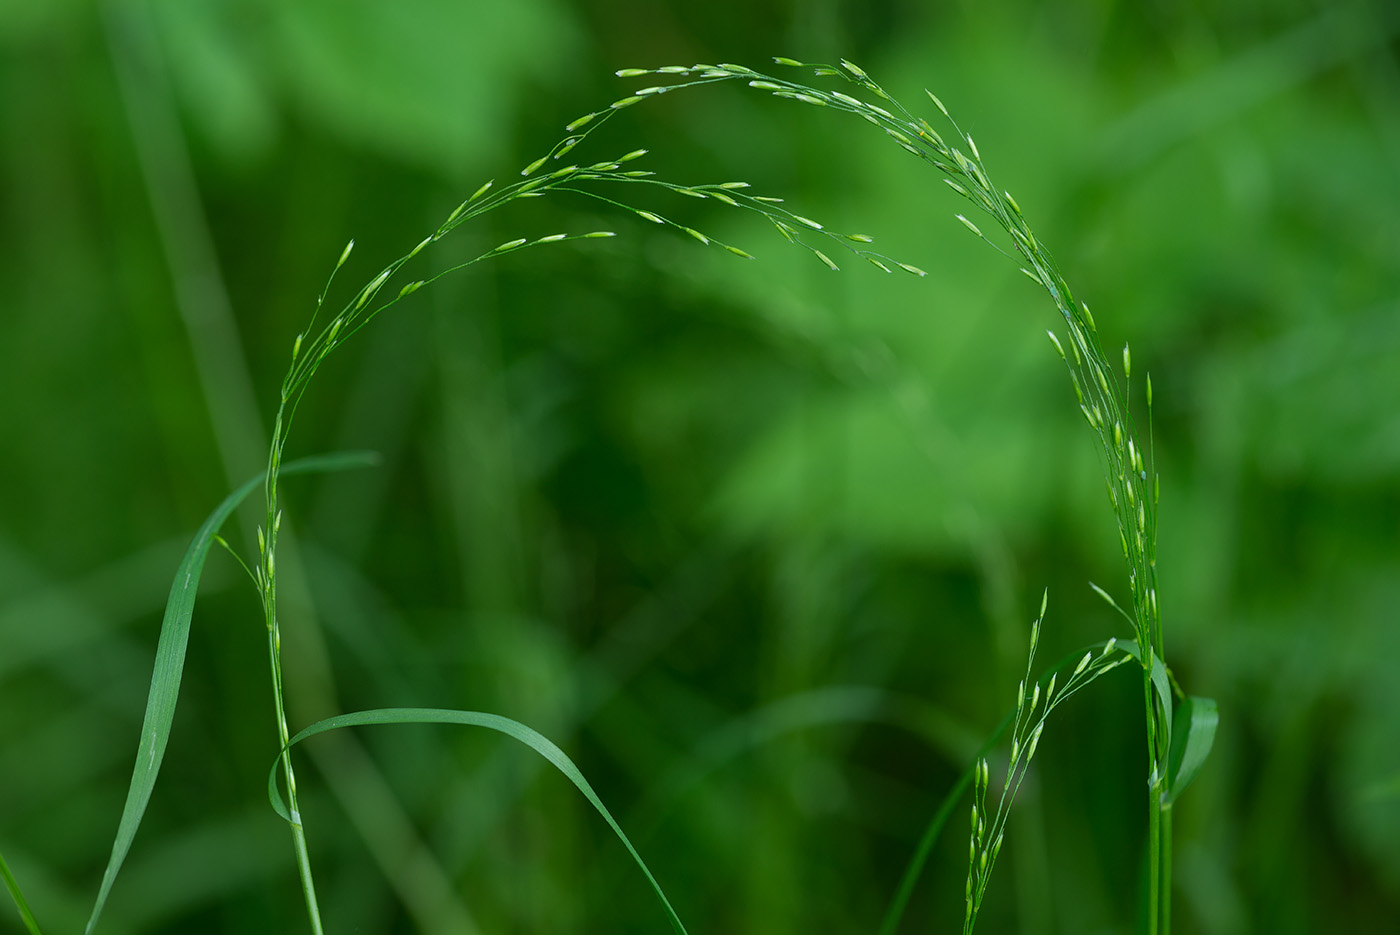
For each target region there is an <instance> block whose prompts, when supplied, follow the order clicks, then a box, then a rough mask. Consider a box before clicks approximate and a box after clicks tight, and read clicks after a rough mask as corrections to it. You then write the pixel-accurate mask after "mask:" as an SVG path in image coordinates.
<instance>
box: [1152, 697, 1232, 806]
mask: <svg viewBox="0 0 1400 935" xmlns="http://www.w3.org/2000/svg"><path fill="white" fill-rule="evenodd" d="M1176 723H1177V724H1178V725H1180V724H1185V725H1186V729H1185V730H1178V731H1177V734H1176V736H1175V737H1174V738H1172V746H1171V756H1170V758H1169V759H1168V760H1167V764H1168V765H1167V796H1166V801H1165V802H1164V803H1163V804H1164V805H1171V804H1172V803H1173V802H1175V801H1176V799H1177V797H1178V796H1180V795H1181V793H1182V792H1183V791H1184V790H1185V789H1186V787H1187V786H1189V785H1190V784H1191V780H1193V779H1195V778H1196V774H1197V773H1199V772H1200V771H1201V767H1202V766H1203V765H1205V762H1206V757H1208V756H1210V748H1211V747H1212V746H1213V745H1214V744H1215V728H1216V727H1217V726H1218V725H1219V723H1220V711H1219V709H1218V708H1217V707H1216V704H1215V699H1214V698H1201V697H1199V696H1196V695H1192V696H1191V697H1189V698H1187V699H1185V700H1184V701H1182V702H1181V705H1180V707H1178V708H1177V709H1176Z"/></svg>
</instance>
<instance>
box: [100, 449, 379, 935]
mask: <svg viewBox="0 0 1400 935" xmlns="http://www.w3.org/2000/svg"><path fill="white" fill-rule="evenodd" d="M375 461H376V456H375V455H374V454H373V453H372V452H363V451H355V452H339V453H336V454H328V455H315V456H313V457H309V458H301V459H299V460H296V461H292V462H289V463H287V464H285V465H283V466H282V469H281V472H282V474H284V475H286V474H302V473H307V472H311V471H344V470H349V469H351V468H359V467H367V466H369V465H371V464H374V463H375ZM262 482H263V475H261V474H259V475H258V476H257V477H253V478H250V479H249V480H248V481H247V483H245V484H243V486H241V487H239V488H238V489H237V490H235V491H234V492H233V493H231V494H229V495H228V496H227V497H225V498H224V501H223V502H222V503H220V504H219V505H218V507H216V508H215V510H214V512H213V513H210V514H209V518H208V519H206V520H205V521H204V525H203V526H201V527H199V531H198V532H197V533H195V536H194V541H192V542H191V543H190V547H189V549H188V550H186V552H185V557H184V559H183V560H181V562H180V567H179V569H178V570H177V571H176V572H175V580H174V581H173V582H172V583H171V585H170V597H169V599H168V600H167V601H166V604H165V617H164V619H163V620H162V621H161V624H160V640H159V641H158V642H157V644H156V660H155V670H154V671H153V672H152V674H151V690H150V694H149V695H148V696H147V698H146V716H145V719H144V720H143V721H142V723H141V741H140V745H139V746H138V747H137V748H136V766H135V768H134V769H133V770H132V773H131V786H130V787H129V788H128V789H127V794H126V805H125V806H124V807H123V809H122V817H121V821H120V822H119V823H118V825H117V836H116V839H115V840H114V841H113V842H112V856H111V859H110V860H108V861H107V870H106V872H105V873H103V874H102V888H101V889H100V890H99V891H98V893H97V902H96V904H94V905H93V907H92V916H91V917H90V918H89V919H88V923H87V927H86V929H84V932H85V933H87V935H91V933H92V931H93V929H94V928H96V926H97V919H98V917H99V916H100V915H101V914H102V909H103V907H104V906H106V905H107V897H108V895H109V894H110V893H111V891H112V884H113V883H114V882H116V879H117V873H118V872H119V871H120V870H121V867H122V862H123V861H124V860H126V854H127V851H128V850H129V849H130V848H131V842H132V839H133V838H135V837H136V829H137V828H138V827H140V825H141V818H142V816H143V815H144V814H145V813H146V805H147V804H148V803H149V802H150V800H151V791H152V790H153V789H154V788H155V784H156V775H157V774H158V773H159V772H160V764H161V760H162V759H164V757H165V745H166V742H167V741H168V740H169V739H170V724H171V722H172V721H173V720H174V718H175V703H176V701H177V700H178V698H179V694H180V677H181V675H183V674H184V669H185V647H186V646H187V645H188V644H189V636H190V619H191V618H192V616H193V614H194V602H195V598H196V597H197V596H198V592H199V578H200V575H201V574H203V572H204V560H205V559H206V558H208V557H209V549H210V548H211V547H212V546H213V544H214V536H215V534H216V533H217V532H218V531H219V527H221V526H222V525H223V524H224V522H225V521H226V520H227V519H228V518H229V516H230V515H231V514H232V513H233V511H234V510H235V509H237V508H238V505H239V504H240V503H242V502H243V501H244V499H245V498H247V496H248V495H249V494H250V493H252V492H253V491H254V490H256V489H257V488H258V487H259V486H261V485H262Z"/></svg>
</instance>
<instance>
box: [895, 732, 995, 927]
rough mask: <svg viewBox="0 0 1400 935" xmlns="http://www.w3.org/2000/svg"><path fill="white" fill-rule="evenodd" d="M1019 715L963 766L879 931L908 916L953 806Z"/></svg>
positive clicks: (907, 867)
mask: <svg viewBox="0 0 1400 935" xmlns="http://www.w3.org/2000/svg"><path fill="white" fill-rule="evenodd" d="M1015 717H1016V711H1015V709H1014V708H1013V709H1012V710H1011V711H1009V712H1007V715H1006V717H1004V718H1002V720H1001V723H1000V724H998V725H997V727H996V730H994V731H992V735H991V736H990V737H989V738H987V742H986V743H984V744H983V745H982V749H981V750H978V751H977V755H976V756H975V757H973V758H972V764H971V765H970V766H968V768H967V769H965V770H963V774H962V775H961V776H959V777H958V781H957V783H955V784H954V786H953V788H951V789H949V790H948V794H947V795H945V796H944V797H943V801H942V803H940V804H939V806H938V811H936V812H934V813H933V817H932V818H931V819H929V823H928V827H926V828H925V829H924V835H923V837H922V838H920V839H919V846H918V848H916V849H915V851H914V856H913V857H911V858H909V864H908V866H906V867H905V868H904V875H903V876H902V877H901V878H900V880H899V889H898V890H896V891H895V894H894V899H892V900H891V901H890V907H889V908H888V909H886V910H885V918H884V920H883V921H882V922H881V923H880V933H879V935H894V933H895V932H896V931H897V930H898V929H899V922H900V920H901V919H902V918H904V910H905V908H906V907H907V906H908V905H909V897H910V896H912V895H914V885H915V884H916V883H918V882H919V877H920V876H922V875H923V872H924V865H925V864H927V863H928V855H929V853H930V852H931V851H932V850H933V845H934V843H935V842H936V841H937V840H938V836H939V835H940V834H942V833H943V826H944V825H946V824H947V823H948V816H949V815H951V814H953V809H955V808H957V806H958V802H960V801H962V797H963V793H964V792H966V791H967V788H968V786H970V785H972V778H973V776H975V775H976V774H977V770H978V768H979V767H980V766H981V763H982V757H984V756H986V755H987V754H988V753H990V752H991V751H992V748H993V747H995V746H996V745H997V743H998V742H999V741H1000V740H1001V735H1002V734H1004V733H1006V729H1007V728H1008V727H1010V726H1011V721H1012V720H1013V719H1014V718H1015Z"/></svg>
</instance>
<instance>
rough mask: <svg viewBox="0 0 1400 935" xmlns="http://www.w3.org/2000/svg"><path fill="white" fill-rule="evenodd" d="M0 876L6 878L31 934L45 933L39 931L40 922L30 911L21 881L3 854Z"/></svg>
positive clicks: (16, 905) (6, 882)
mask: <svg viewBox="0 0 1400 935" xmlns="http://www.w3.org/2000/svg"><path fill="white" fill-rule="evenodd" d="M0 877H3V878H4V880H5V888H6V889H7V890H9V891H10V898H11V899H13V900H14V901H15V908H16V909H18V910H19V917H20V918H21V919H23V920H24V927H25V928H27V929H29V931H30V933H31V935H43V933H42V932H40V931H39V923H38V921H37V920H36V919H35V918H34V913H32V912H30V911H29V903H27V902H25V901H24V894H23V893H21V892H20V889H19V881H18V880H16V879H15V875H14V874H13V873H11V872H10V865H9V864H7V863H5V856H4V855H3V854H0Z"/></svg>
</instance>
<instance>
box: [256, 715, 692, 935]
mask: <svg viewBox="0 0 1400 935" xmlns="http://www.w3.org/2000/svg"><path fill="white" fill-rule="evenodd" d="M371 724H465V725H467V726H469V727H485V728H487V729H488V730H494V731H498V732H499V733H502V734H505V735H506V736H507V737H513V738H515V739H516V740H518V741H520V742H521V743H523V744H525V745H526V746H527V747H529V748H530V749H532V750H534V751H535V752H536V753H538V754H539V755H540V756H542V757H544V758H545V759H546V760H548V761H549V762H550V763H551V764H553V765H554V767H555V769H557V770H559V772H561V773H563V774H564V775H565V776H566V777H568V779H569V781H570V782H572V783H573V784H574V785H575V786H577V787H578V790H579V791H580V792H582V793H583V796H584V798H586V799H588V802H589V804H590V805H592V806H593V807H594V808H595V809H597V811H598V814H599V815H602V816H603V820H604V821H606V822H607V823H608V827H610V828H612V830H613V833H614V834H616V835H617V837H618V839H619V840H621V841H622V844H623V846H624V847H626V848H627V852H628V853H629V854H631V855H632V859H633V860H634V861H636V863H637V866H638V867H639V868H640V869H641V871H642V873H643V874H645V875H646V878H647V882H648V883H650V884H651V888H652V891H653V892H655V893H656V898H657V899H659V900H661V905H662V907H663V908H664V909H665V910H666V917H667V918H668V919H670V920H671V927H672V928H674V929H675V930H676V931H677V932H678V933H680V935H686V929H685V926H684V925H683V924H681V920H680V917H679V916H677V915H676V911H675V909H673V908H672V907H671V901H670V900H669V899H667V898H666V893H665V892H664V891H663V890H662V889H661V884H660V883H658V882H656V877H654V876H652V874H651V870H650V869H648V867H647V865H646V862H645V861H644V860H642V855H641V854H638V853H637V849H636V848H635V847H633V846H632V842H631V841H630V840H628V838H627V835H626V834H625V833H624V832H623V830H622V827H621V826H620V825H619V824H618V823H617V821H616V820H615V819H614V818H613V816H612V813H611V812H609V811H608V809H607V806H605V805H604V804H603V801H602V800H601V799H600V798H598V794H597V793H596V792H594V791H593V787H592V786H591V785H589V783H588V780H587V779H585V778H584V777H583V773H581V772H579V768H578V767H577V766H575V765H574V761H573V760H571V759H569V757H568V755H567V754H565V753H564V751H563V750H560V749H559V747H558V746H556V745H555V743H554V742H553V741H552V740H550V739H549V738H548V737H545V736H544V735H543V734H541V733H539V732H538V731H536V730H534V729H533V728H529V727H526V726H525V725H524V724H521V723H520V722H519V721H513V720H511V719H510V718H508V717H502V716H501V715H499V714H485V713H483V712H480V711H457V710H453V709H448V708H376V709H374V710H372V711H357V712H354V713H353V714H339V715H336V716H335V717H328V718H325V719H324V720H320V721H317V722H316V723H315V724H312V725H311V726H310V727H307V728H305V729H303V730H301V731H298V732H297V734H296V736H294V737H292V738H291V740H289V741H287V746H286V747H285V748H284V749H283V751H282V753H285V752H286V751H287V750H290V749H291V748H292V747H293V746H294V745H295V744H297V743H300V742H301V741H303V740H305V739H306V738H308V737H312V736H314V735H316V734H322V733H325V732H326V731H330V730H336V729H338V728H342V727H362V726H365V725H371ZM281 762H282V754H278V757H277V759H276V760H274V761H273V764H272V768H271V769H270V770H269V771H268V776H267V795H268V799H269V800H270V801H271V802H272V807H273V808H274V809H275V810H276V811H277V814H279V815H281V816H282V818H283V819H285V820H286V821H291V820H292V816H291V813H290V812H289V811H288V810H287V805H286V803H285V802H284V801H283V800H282V793H281V791H280V790H279V789H278V788H277V767H278V766H279V765H280V764H281Z"/></svg>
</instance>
